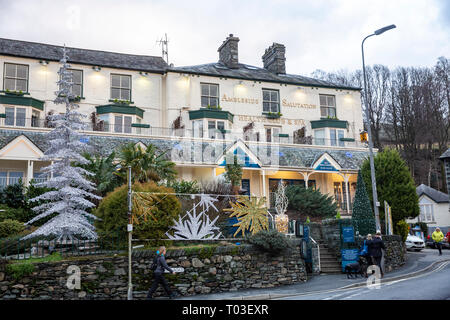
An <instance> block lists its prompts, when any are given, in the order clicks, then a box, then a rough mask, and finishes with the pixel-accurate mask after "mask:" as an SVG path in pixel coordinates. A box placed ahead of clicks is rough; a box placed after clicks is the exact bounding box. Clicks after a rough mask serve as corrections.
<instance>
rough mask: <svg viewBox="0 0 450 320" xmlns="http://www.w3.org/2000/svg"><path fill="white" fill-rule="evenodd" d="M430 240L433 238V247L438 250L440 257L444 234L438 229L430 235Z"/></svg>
mask: <svg viewBox="0 0 450 320" xmlns="http://www.w3.org/2000/svg"><path fill="white" fill-rule="evenodd" d="M431 238H433V241H434V244H435V246H436V247H437V248H438V250H439V255H440V256H441V255H442V240H444V234H443V233H442V231H441V229H440V228H439V227H437V228H436V230H434V232H433V234H432V235H431Z"/></svg>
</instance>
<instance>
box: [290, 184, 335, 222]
mask: <svg viewBox="0 0 450 320" xmlns="http://www.w3.org/2000/svg"><path fill="white" fill-rule="evenodd" d="M286 196H287V197H288V199H289V208H290V209H294V210H297V211H299V212H300V214H302V215H308V216H312V217H323V218H325V217H335V216H336V213H337V204H336V203H335V202H334V200H333V198H332V197H329V196H327V195H325V194H322V193H321V192H320V191H319V190H314V189H313V188H305V187H303V186H298V185H293V186H288V187H287V188H286Z"/></svg>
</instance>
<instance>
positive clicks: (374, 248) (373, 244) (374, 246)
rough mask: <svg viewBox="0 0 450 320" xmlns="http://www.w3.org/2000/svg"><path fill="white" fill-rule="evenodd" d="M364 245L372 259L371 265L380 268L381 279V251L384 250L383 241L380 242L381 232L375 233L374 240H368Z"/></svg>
mask: <svg viewBox="0 0 450 320" xmlns="http://www.w3.org/2000/svg"><path fill="white" fill-rule="evenodd" d="M366 243H367V247H368V251H369V255H370V257H371V258H372V263H373V264H375V265H377V266H378V268H380V272H381V277H383V276H384V274H383V269H382V268H381V259H382V257H383V252H382V251H381V249H384V250H386V247H385V246H384V243H383V240H381V232H380V231H377V233H376V235H375V237H374V239H373V240H369V241H367V242H366Z"/></svg>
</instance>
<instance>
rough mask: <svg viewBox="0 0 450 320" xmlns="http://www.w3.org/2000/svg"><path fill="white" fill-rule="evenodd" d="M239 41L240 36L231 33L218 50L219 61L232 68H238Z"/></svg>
mask: <svg viewBox="0 0 450 320" xmlns="http://www.w3.org/2000/svg"><path fill="white" fill-rule="evenodd" d="M238 42H239V38H238V37H234V36H233V34H230V35H229V37H227V38H226V39H225V41H224V42H223V43H222V45H221V46H220V47H219V49H218V50H217V51H219V62H221V63H223V64H224V65H226V66H227V67H228V68H231V69H236V68H238V63H239V59H238Z"/></svg>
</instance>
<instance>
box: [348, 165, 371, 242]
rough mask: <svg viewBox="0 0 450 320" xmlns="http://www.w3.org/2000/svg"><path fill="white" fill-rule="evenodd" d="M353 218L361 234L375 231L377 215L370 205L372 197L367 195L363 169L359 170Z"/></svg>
mask: <svg viewBox="0 0 450 320" xmlns="http://www.w3.org/2000/svg"><path fill="white" fill-rule="evenodd" d="M352 219H353V222H354V224H355V227H356V229H357V230H358V231H359V234H361V235H367V234H368V233H375V231H376V230H375V229H376V224H375V215H374V214H373V211H372V206H371V205H370V199H369V196H368V195H367V191H366V186H365V184H364V180H363V177H362V174H361V171H359V172H358V181H357V182H356V194H355V201H354V202H353V211H352Z"/></svg>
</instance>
